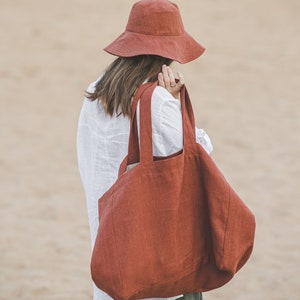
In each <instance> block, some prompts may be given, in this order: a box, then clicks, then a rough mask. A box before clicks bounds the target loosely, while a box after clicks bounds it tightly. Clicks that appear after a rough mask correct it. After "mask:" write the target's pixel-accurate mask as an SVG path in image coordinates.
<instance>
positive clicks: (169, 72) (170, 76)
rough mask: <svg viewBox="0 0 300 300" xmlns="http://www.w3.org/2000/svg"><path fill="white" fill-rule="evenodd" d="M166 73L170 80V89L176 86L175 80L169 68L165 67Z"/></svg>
mask: <svg viewBox="0 0 300 300" xmlns="http://www.w3.org/2000/svg"><path fill="white" fill-rule="evenodd" d="M167 72H168V76H169V78H170V86H171V87H174V86H176V82H175V78H174V75H173V72H172V70H171V68H170V67H167Z"/></svg>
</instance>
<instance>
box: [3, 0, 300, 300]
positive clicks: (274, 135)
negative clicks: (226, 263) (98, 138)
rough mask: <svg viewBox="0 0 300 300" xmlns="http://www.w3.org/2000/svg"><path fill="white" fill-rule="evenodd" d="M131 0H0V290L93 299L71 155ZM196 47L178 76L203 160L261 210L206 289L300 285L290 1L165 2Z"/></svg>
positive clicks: (225, 294) (298, 30)
mask: <svg viewBox="0 0 300 300" xmlns="http://www.w3.org/2000/svg"><path fill="white" fill-rule="evenodd" d="M134 2H135V1H131V0H110V1H104V0H101V1H100V0H72V1H71V0H65V1H58V0H53V1H45V0H39V1H38V0H26V1H21V0H1V9H0V24H1V26H0V28H1V29H0V54H1V55H0V105H1V106H0V125H1V129H0V139H1V146H0V179H1V180H0V191H1V192H0V299H1V300H11V299H19V300H21V299H22V300H23V299H24V300H29V299H39V300H41V299H45V300H48V299H49V300H50V299H57V300H69V299H73V300H88V299H92V289H91V279H90V274H89V260H90V240H89V230H88V222H87V213H86V207H85V195H84V192H83V189H82V186H81V181H80V177H79V173H78V170H77V161H76V144H75V141H76V130H77V120H78V115H79V112H80V109H81V105H82V100H83V94H84V90H85V89H86V88H87V86H88V85H89V83H90V82H92V81H93V80H95V79H96V78H97V77H98V76H99V74H100V73H101V72H102V71H103V69H104V68H105V67H106V66H107V65H108V64H109V63H110V62H111V61H112V60H113V59H114V58H113V57H112V56H110V55H108V54H106V53H105V52H104V51H102V49H103V47H105V46H106V45H107V44H109V43H110V42H111V41H112V40H113V39H114V38H116V37H117V36H118V35H119V34H120V33H121V32H122V31H123V30H124V29H125V25H126V22H127V18H128V14H129V12H130V9H131V6H132V4H133V3H134ZM174 2H176V3H177V4H178V5H179V7H180V9H181V14H182V18H183V21H184V24H185V28H186V30H187V31H188V32H189V33H190V34H191V35H192V36H194V37H195V38H196V40H198V41H199V42H200V43H202V44H203V45H204V46H205V47H206V52H205V54H204V55H203V56H202V57H201V58H200V59H199V60H197V61H194V62H192V63H190V64H188V65H179V64H174V70H175V71H178V70H180V71H182V72H183V73H184V75H185V79H186V83H187V87H188V89H189V93H190V96H191V99H192V102H193V105H194V110H195V114H196V120H197V125H198V127H201V128H204V129H205V130H206V131H207V133H208V134H209V135H210V137H211V140H212V142H213V145H214V152H213V158H214V160H215V161H216V163H217V165H218V166H219V167H220V169H221V170H222V171H223V173H224V175H225V177H226V178H227V179H228V181H229V182H230V183H231V184H232V186H233V187H234V188H235V190H236V191H237V192H238V193H239V194H240V196H241V197H242V199H244V201H245V202H246V204H247V205H248V206H249V207H250V208H251V210H252V211H253V212H254V214H255V216H256V220H257V233H256V241H255V249H254V252H253V255H252V257H251V258H250V260H249V262H248V263H247V264H246V265H245V266H244V268H243V269H242V270H241V271H239V272H238V273H237V275H236V276H235V278H234V279H233V280H232V281H231V282H230V283H228V284H227V285H226V286H224V287H222V288H220V289H218V290H215V291H211V292H208V293H205V294H204V299H205V300H218V299H220V300H228V299H231V300H250V299H264V300H266V299H273V300H281V299H297V297H299V295H300V284H299V283H300V282H299V277H298V273H299V269H300V257H299V256H300V189H299V184H300V159H299V153H300V139H299V130H300V113H299V109H300V97H299V92H300V90H299V86H300V64H299V59H300V55H299V53H300V40H299V36H300V24H299V23H300V22H299V15H300V2H299V1H297V0H285V1H284V0H272V1H271V0H260V1H259V0H251V1H250V0H243V1H238V0H232V1H222V0H189V1H183V0H176V1H175V0H174Z"/></svg>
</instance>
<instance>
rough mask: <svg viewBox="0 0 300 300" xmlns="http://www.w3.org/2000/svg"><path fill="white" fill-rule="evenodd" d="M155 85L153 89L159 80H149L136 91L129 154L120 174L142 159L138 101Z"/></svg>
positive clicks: (131, 119)
mask: <svg viewBox="0 0 300 300" xmlns="http://www.w3.org/2000/svg"><path fill="white" fill-rule="evenodd" d="M152 85H153V90H154V88H155V87H156V85H157V82H147V83H145V84H142V85H141V86H140V87H139V88H138V90H137V91H136V93H135V94H134V97H133V100H132V103H131V118H130V131H129V142H128V154H127V156H126V157H125V158H124V160H123V161H122V163H121V165H120V167H119V175H118V176H120V175H122V174H123V173H124V172H125V171H126V167H127V166H128V165H130V164H133V163H136V162H139V161H140V149H139V148H140V146H139V139H138V130H137V117H136V109H137V104H138V101H139V100H140V98H141V96H142V95H143V93H144V92H145V90H146V89H147V88H150V87H151V86H152ZM153 90H152V92H153Z"/></svg>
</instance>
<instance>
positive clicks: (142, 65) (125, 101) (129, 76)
mask: <svg viewBox="0 0 300 300" xmlns="http://www.w3.org/2000/svg"><path fill="white" fill-rule="evenodd" d="M171 63H172V60H171V59H168V58H163V57H160V56H156V55H139V56H133V57H118V58H117V59H116V60H115V61H114V62H113V63H112V64H111V65H110V66H109V67H108V68H107V69H106V71H105V73H104V75H103V76H102V78H101V79H100V80H99V81H98V82H97V83H96V86H95V91H94V92H93V93H89V92H86V97H87V98H88V99H90V100H92V101H94V100H98V101H100V102H101V104H102V105H103V107H104V110H105V112H106V113H107V114H109V115H110V116H112V115H113V114H114V113H118V112H119V108H121V114H123V115H124V116H128V117H130V113H131V99H132V97H133V95H134V93H135V91H136V89H137V88H138V87H139V86H140V85H141V84H142V83H143V82H144V81H146V80H147V81H151V82H153V81H156V80H157V76H158V73H159V72H161V68H162V65H163V64H165V65H170V64H171Z"/></svg>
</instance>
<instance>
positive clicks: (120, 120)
mask: <svg viewBox="0 0 300 300" xmlns="http://www.w3.org/2000/svg"><path fill="white" fill-rule="evenodd" d="M98 80H99V79H98ZM98 80H96V81H95V82H93V83H92V84H91V85H90V86H89V88H88V91H89V92H93V91H94V89H95V84H96V82H97V81H98ZM151 118H152V140H153V154H154V156H167V155H170V154H173V153H175V152H178V151H179V150H181V149H182V147H183V134H182V117H181V105H180V101H179V100H178V99H175V98H174V97H173V96H172V95H171V94H170V93H169V92H168V91H167V90H166V89H165V88H163V87H160V86H157V87H156V88H155V90H154V92H153V95H152V99H151ZM137 121H138V124H139V106H138V108H137ZM129 130H130V120H129V118H128V117H124V116H123V115H119V116H118V115H117V114H115V115H114V116H112V117H111V116H109V115H107V114H106V113H105V111H104V109H103V107H102V105H101V101H100V102H98V101H90V100H88V99H84V102H83V106H82V109H81V112H80V117H79V124H78V131H77V156H78V166H79V172H80V176H81V179H82V183H83V187H84V191H85V194H86V201H87V212H88V219H89V226H90V235H91V247H92V248H93V246H94V243H95V239H96V235H97V230H98V225H99V221H98V199H99V198H100V197H101V196H102V195H103V194H104V193H105V192H106V191H107V190H108V189H109V188H110V187H111V186H112V185H113V183H114V182H115V181H116V179H117V176H118V170H119V165H120V163H121V162H122V160H123V159H124V157H125V156H126V155H127V152H128V139H129ZM196 138H197V142H198V143H199V144H201V145H202V146H203V147H204V149H205V150H206V151H207V152H208V153H211V152H212V144H211V142H210V139H209V137H208V135H207V134H206V133H205V132H204V130H203V129H197V128H196ZM106 299H107V300H108V299H112V298H111V297H110V296H108V295H107V294H106V293H104V292H103V291H101V290H99V289H98V288H97V287H96V286H95V285H94V300H106ZM169 299H175V298H169Z"/></svg>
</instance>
